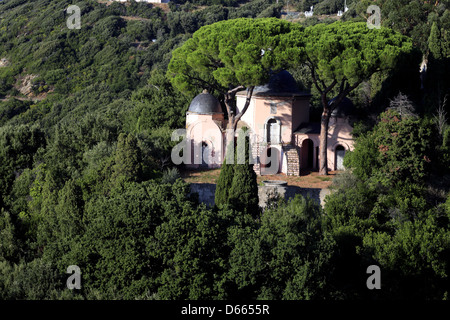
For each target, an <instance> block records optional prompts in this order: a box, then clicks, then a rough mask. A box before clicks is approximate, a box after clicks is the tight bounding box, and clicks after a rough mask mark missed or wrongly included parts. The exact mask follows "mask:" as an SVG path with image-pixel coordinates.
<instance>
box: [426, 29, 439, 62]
mask: <svg viewBox="0 0 450 320" xmlns="http://www.w3.org/2000/svg"><path fill="white" fill-rule="evenodd" d="M428 48H429V49H430V53H431V55H432V56H433V58H435V59H437V60H439V59H441V58H442V48H441V34H440V31H439V27H438V26H437V24H436V22H434V23H433V26H432V27H431V32H430V37H429V38H428Z"/></svg>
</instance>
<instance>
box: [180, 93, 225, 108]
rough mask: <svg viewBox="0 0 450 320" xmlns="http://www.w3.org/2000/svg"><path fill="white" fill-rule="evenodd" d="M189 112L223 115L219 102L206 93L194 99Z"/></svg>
mask: <svg viewBox="0 0 450 320" xmlns="http://www.w3.org/2000/svg"><path fill="white" fill-rule="evenodd" d="M188 111H189V112H192V113H198V114H213V113H223V111H222V107H221V105H220V102H219V100H217V98H216V97H214V96H213V95H212V94H210V93H208V92H206V91H203V93H200V94H199V95H197V96H196V97H195V98H194V99H192V102H191V104H190V105H189V110H188Z"/></svg>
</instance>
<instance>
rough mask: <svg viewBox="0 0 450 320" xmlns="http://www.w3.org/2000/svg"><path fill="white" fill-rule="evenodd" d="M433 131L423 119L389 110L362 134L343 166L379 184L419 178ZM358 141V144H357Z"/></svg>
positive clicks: (429, 151)
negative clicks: (371, 129)
mask: <svg viewBox="0 0 450 320" xmlns="http://www.w3.org/2000/svg"><path fill="white" fill-rule="evenodd" d="M432 137H433V131H432V127H431V124H430V123H429V122H427V121H423V120H420V119H416V118H414V117H405V118H401V117H400V115H399V114H398V113H396V112H395V111H392V110H388V111H387V112H385V113H383V114H382V115H381V121H380V123H379V124H378V125H377V126H376V127H375V128H374V130H373V131H372V132H371V133H369V134H368V135H366V136H364V137H360V138H359V140H358V142H357V145H356V148H355V150H354V151H353V152H351V153H349V154H348V155H347V156H346V159H345V160H344V164H345V165H346V166H347V167H350V168H355V171H354V172H355V174H356V175H357V176H358V177H359V178H361V179H364V180H368V179H369V178H371V182H373V183H380V184H381V185H383V186H393V185H394V184H395V183H396V182H398V181H404V182H410V183H417V182H420V181H423V179H424V178H425V177H426V176H427V174H428V173H429V169H430V165H429V164H430V163H431V162H432V161H435V159H433V158H432V146H430V143H431V142H432ZM359 142H361V143H359Z"/></svg>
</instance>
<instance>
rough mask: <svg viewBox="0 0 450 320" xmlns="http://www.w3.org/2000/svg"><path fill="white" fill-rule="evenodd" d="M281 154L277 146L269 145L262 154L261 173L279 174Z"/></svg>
mask: <svg viewBox="0 0 450 320" xmlns="http://www.w3.org/2000/svg"><path fill="white" fill-rule="evenodd" d="M280 161H281V155H280V151H279V150H278V149H277V148H273V147H268V148H266V149H265V150H264V151H263V154H262V155H261V175H262V176H267V175H273V174H277V173H278V171H279V169H280Z"/></svg>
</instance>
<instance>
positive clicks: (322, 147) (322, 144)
mask: <svg viewBox="0 0 450 320" xmlns="http://www.w3.org/2000/svg"><path fill="white" fill-rule="evenodd" d="M330 115H331V113H330V110H329V109H328V108H326V107H324V108H323V113H322V118H321V121H320V136H319V153H320V154H319V174H320V175H324V176H326V175H328V157H327V146H328V124H329V122H330Z"/></svg>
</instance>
